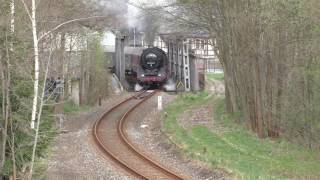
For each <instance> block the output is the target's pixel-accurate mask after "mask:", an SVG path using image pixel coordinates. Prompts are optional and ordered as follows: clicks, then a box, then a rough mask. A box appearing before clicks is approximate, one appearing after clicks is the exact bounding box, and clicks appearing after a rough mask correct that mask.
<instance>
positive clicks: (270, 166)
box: [164, 93, 320, 179]
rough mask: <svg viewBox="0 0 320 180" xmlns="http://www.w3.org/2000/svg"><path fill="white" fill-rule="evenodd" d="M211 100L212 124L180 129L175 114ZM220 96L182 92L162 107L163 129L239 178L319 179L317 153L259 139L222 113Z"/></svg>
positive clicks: (194, 153)
mask: <svg viewBox="0 0 320 180" xmlns="http://www.w3.org/2000/svg"><path fill="white" fill-rule="evenodd" d="M208 103H214V110H215V117H214V119H215V123H214V124H215V127H214V128H213V129H208V128H207V127H205V126H194V127H192V128H191V129H188V130H186V129H184V128H182V127H181V126H179V124H178V122H177V118H178V117H179V116H180V115H181V114H183V112H184V111H185V110H187V109H190V108H193V107H195V106H199V105H203V104H208ZM223 103H224V100H223V99H222V98H220V99H217V98H215V97H213V96H210V95H209V94H207V93H201V94H198V95H185V96H183V97H181V98H179V99H178V100H176V101H175V102H174V103H172V104H171V105H169V106H168V107H167V108H165V111H166V112H167V113H168V114H167V117H166V119H165V122H164V131H165V132H166V133H168V135H169V136H170V137H171V138H172V140H173V141H174V142H175V143H177V144H178V145H179V147H181V148H182V151H183V152H184V153H185V154H186V155H188V156H190V157H192V158H194V159H198V160H200V161H203V162H205V163H207V164H208V165H209V166H211V167H213V168H217V167H218V168H223V169H225V170H226V171H228V172H230V173H232V174H233V175H234V176H236V177H237V178H239V179H309V178H310V179H319V178H320V153H319V152H315V151H311V150H309V149H305V148H303V147H300V146H297V145H294V144H291V143H288V142H286V141H284V140H277V141H273V140H269V139H266V140H260V139H258V138H257V137H256V136H255V135H254V134H253V133H250V132H248V131H247V130H246V129H245V128H243V127H241V126H236V125H235V124H234V123H233V122H232V119H231V118H230V117H229V116H227V115H226V114H225V113H224V104H223Z"/></svg>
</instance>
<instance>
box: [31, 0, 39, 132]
mask: <svg viewBox="0 0 320 180" xmlns="http://www.w3.org/2000/svg"><path fill="white" fill-rule="evenodd" d="M31 14H32V17H31V18H32V19H31V23H32V34H33V46H34V47H33V48H34V84H33V91H34V94H33V103H32V116H31V129H34V125H35V120H36V116H37V106H38V95H39V92H38V91H39V48H38V35H37V21H36V2H35V0H32V10H31Z"/></svg>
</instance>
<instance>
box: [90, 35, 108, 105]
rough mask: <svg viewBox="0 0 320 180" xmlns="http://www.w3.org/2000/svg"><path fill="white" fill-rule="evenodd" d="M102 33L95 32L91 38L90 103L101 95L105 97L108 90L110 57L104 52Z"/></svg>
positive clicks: (94, 101)
mask: <svg viewBox="0 0 320 180" xmlns="http://www.w3.org/2000/svg"><path fill="white" fill-rule="evenodd" d="M101 38H102V36H101V34H93V35H92V36H91V37H90V40H89V50H90V52H89V54H90V92H89V100H90V102H89V104H94V103H96V102H97V101H98V99H99V97H101V98H103V97H105V96H106V95H107V93H108V91H107V89H108V80H109V79H108V77H109V73H108V70H107V65H108V59H107V57H106V55H105V54H104V50H103V47H102V46H101Z"/></svg>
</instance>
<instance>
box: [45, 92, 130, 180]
mask: <svg viewBox="0 0 320 180" xmlns="http://www.w3.org/2000/svg"><path fill="white" fill-rule="evenodd" d="M127 97H129V94H123V95H118V96H114V97H112V98H109V99H107V100H106V101H105V102H104V103H103V105H102V106H101V107H95V108H92V109H91V110H90V111H91V112H89V113H80V114H75V115H69V116H68V117H67V120H66V121H65V123H64V130H66V133H63V134H60V135H59V136H57V138H56V139H55V141H54V143H53V145H52V148H51V153H50V155H49V157H48V161H49V163H48V169H47V177H48V179H49V180H51V179H52V180H64V179H66V180H73V179H75V180H78V179H90V180H91V179H108V180H109V179H115V180H117V179H119V180H120V179H121V180H123V179H130V178H129V177H128V174H127V173H125V172H123V171H121V170H119V169H118V168H117V167H115V166H114V164H113V162H112V161H111V160H109V161H106V159H104V158H103V157H102V156H101V155H100V154H99V152H98V151H97V150H96V149H95V147H94V146H93V144H92V136H91V128H92V126H93V123H94V122H95V120H97V119H98V118H99V117H100V116H101V115H102V114H103V112H106V111H107V110H108V109H110V108H111V107H112V106H114V105H115V104H117V103H118V102H120V101H121V100H123V99H125V98H127Z"/></svg>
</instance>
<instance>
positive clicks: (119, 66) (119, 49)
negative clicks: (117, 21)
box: [115, 36, 126, 86]
mask: <svg viewBox="0 0 320 180" xmlns="http://www.w3.org/2000/svg"><path fill="white" fill-rule="evenodd" d="M124 47H125V36H118V37H116V47H115V48H116V49H115V52H116V53H115V54H116V59H115V61H116V62H115V67H116V75H117V77H118V79H119V81H120V83H121V84H122V85H123V86H124V85H125V67H126V64H125V63H126V61H125V59H126V56H125V52H124Z"/></svg>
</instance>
